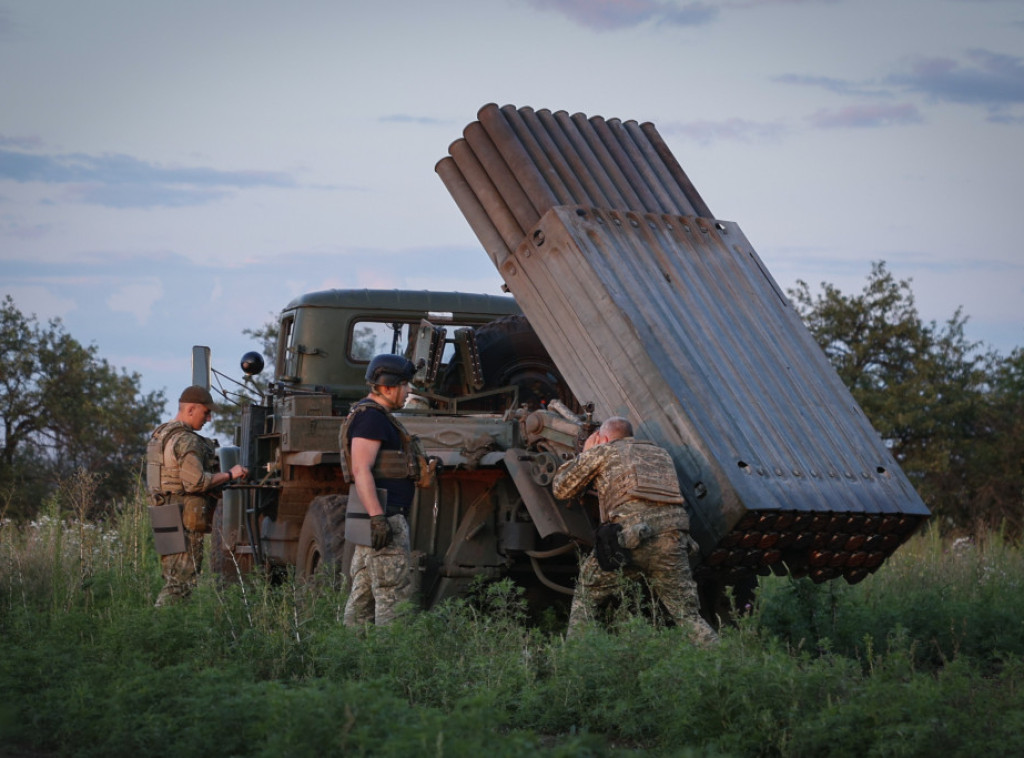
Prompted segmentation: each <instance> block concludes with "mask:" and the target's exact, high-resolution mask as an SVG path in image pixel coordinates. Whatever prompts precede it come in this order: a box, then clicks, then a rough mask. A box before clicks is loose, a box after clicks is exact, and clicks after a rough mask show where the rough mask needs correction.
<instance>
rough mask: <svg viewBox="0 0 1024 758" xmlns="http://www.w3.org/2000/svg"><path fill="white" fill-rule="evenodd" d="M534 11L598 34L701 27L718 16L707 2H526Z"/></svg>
mask: <svg viewBox="0 0 1024 758" xmlns="http://www.w3.org/2000/svg"><path fill="white" fill-rule="evenodd" d="M526 2H527V3H529V4H530V5H532V6H533V7H534V8H538V9H540V10H551V11H555V12H556V13H561V14H562V15H563V16H565V17H567V18H568V19H569V20H571V21H574V22H576V23H578V24H580V25H581V26H585V27H588V28H590V29H596V30H598V31H608V30H611V29H626V28H630V27H634V26H640V25H641V24H645V23H647V22H654V23H656V24H658V25H663V24H665V25H672V26H701V25H703V24H707V23H710V22H711V21H713V20H714V19H715V18H717V16H718V10H717V9H716V8H714V7H713V6H711V5H709V4H707V3H701V2H690V3H685V4H680V3H678V2H673V1H672V0H668V1H667V2H659V0H526Z"/></svg>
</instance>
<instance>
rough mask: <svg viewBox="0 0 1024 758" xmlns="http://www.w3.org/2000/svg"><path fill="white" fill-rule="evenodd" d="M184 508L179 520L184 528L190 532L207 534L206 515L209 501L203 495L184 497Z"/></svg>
mask: <svg viewBox="0 0 1024 758" xmlns="http://www.w3.org/2000/svg"><path fill="white" fill-rule="evenodd" d="M184 498H185V507H184V510H183V511H182V513H181V520H182V521H183V522H184V524H185V528H186V529H188V530H189V531H190V532H200V533H202V534H208V533H209V532H210V531H211V529H210V526H211V525H210V518H209V516H208V514H207V509H208V507H209V500H208V499H207V498H206V497H205V496H203V495H185V496H184Z"/></svg>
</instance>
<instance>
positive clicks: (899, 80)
mask: <svg viewBox="0 0 1024 758" xmlns="http://www.w3.org/2000/svg"><path fill="white" fill-rule="evenodd" d="M966 58H967V60H966V61H956V60H953V59H952V58H915V59H913V60H911V61H910V62H909V64H908V66H907V68H906V70H904V71H901V72H898V73H894V74H891V75H890V76H889V77H888V78H887V81H888V82H890V83H891V84H893V85H895V86H898V87H902V88H904V89H905V90H908V91H911V92H918V93H921V94H924V95H927V96H928V97H930V98H932V99H933V100H936V101H939V102H951V103H961V104H965V105H982V106H985V107H986V108H988V110H989V113H990V115H991V117H992V119H991V120H1000V118H1001V117H1005V115H1006V109H1007V108H1009V107H1010V106H1014V105H1020V104H1022V103H1024V59H1021V58H1019V57H1017V56H1013V55H1004V54H1002V53H994V52H991V51H989V50H980V49H974V50H969V51H968V52H967V54H966Z"/></svg>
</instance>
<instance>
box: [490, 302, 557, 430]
mask: <svg viewBox="0 0 1024 758" xmlns="http://www.w3.org/2000/svg"><path fill="white" fill-rule="evenodd" d="M476 344H477V350H478V351H479V353H480V366H481V370H482V371H483V378H484V389H485V390H486V389H495V388H497V387H504V386H507V385H515V386H516V387H518V388H519V402H520V403H525V404H526V405H527V406H528V407H529V408H530V409H531V410H535V409H536V408H538V407H540V404H541V403H542V402H547V401H549V400H552V399H558V400H561V401H562V402H564V403H566V404H567V405H571V404H572V397H571V395H570V393H569V391H568V388H567V387H566V386H565V381H564V380H563V379H562V376H561V374H559V373H558V369H557V368H555V364H554V362H553V361H552V360H551V356H550V355H548V351H547V350H546V349H545V348H544V345H543V344H542V343H541V341H540V338H539V337H538V336H537V333H536V332H535V331H533V327H532V326H530V322H529V321H527V320H526V317H525V316H505V317H504V318H499V319H496V320H495V321H492V322H490V323H489V324H484V325H483V326H481V327H479V328H477V330H476Z"/></svg>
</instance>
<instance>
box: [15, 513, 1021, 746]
mask: <svg viewBox="0 0 1024 758" xmlns="http://www.w3.org/2000/svg"><path fill="white" fill-rule="evenodd" d="M1022 564H1024V558H1022V554H1021V552H1020V550H1019V549H1017V548H1016V547H1013V546H1011V545H1007V544H1005V543H1004V542H1003V541H1002V540H1000V539H999V538H998V536H992V537H990V538H988V539H986V540H983V541H980V542H978V543H976V544H971V545H966V546H958V547H956V548H954V547H951V546H950V545H949V544H946V543H944V542H943V541H941V540H939V539H938V538H936V537H934V536H923V537H915V538H914V539H913V540H912V541H911V542H909V543H908V544H907V545H905V546H904V547H902V548H901V549H900V550H899V551H897V553H896V555H895V556H894V557H893V558H892V559H891V560H889V561H888V562H887V563H886V564H885V565H884V566H883V567H882V568H881V569H880V570H879V571H878V572H877V573H876V574H874V575H873V576H870V577H869V578H867V579H866V580H864V581H863V582H861V583H860V584H857V585H854V586H849V585H846V584H845V583H842V582H832V583H827V584H823V585H815V584H812V583H810V582H809V581H806V580H802V581H792V580H790V579H788V578H776V577H772V578H769V579H766V580H765V581H764V582H763V584H762V589H761V591H760V594H759V599H758V602H757V604H756V607H755V608H754V609H753V610H752V612H751V614H750V615H749V616H747V617H745V618H743V619H742V620H741V621H740V622H739V624H738V625H737V626H735V627H729V628H727V629H724V630H723V632H722V641H721V644H720V645H719V646H718V647H716V648H714V649H712V650H700V649H695V648H693V647H691V646H689V645H688V644H687V642H686V640H685V636H684V635H683V634H682V633H681V632H680V631H678V630H675V629H672V628H665V627H663V626H661V625H658V624H655V623H651V622H650V621H648V620H645V619H642V618H630V617H627V616H622V617H620V618H619V619H618V620H617V621H616V622H615V624H614V625H613V626H612V627H611V628H610V629H607V630H604V629H594V630H591V631H589V632H588V633H586V634H585V635H583V636H582V637H580V638H578V639H576V638H574V639H572V640H570V641H566V640H565V639H564V638H563V635H562V632H563V630H562V629H561V628H560V627H559V625H557V624H555V623H551V622H550V621H549V623H541V624H539V625H537V624H528V623H527V622H526V617H525V607H524V604H523V602H522V600H521V599H520V597H519V595H518V594H517V592H516V589H515V588H514V587H512V586H510V585H509V584H508V583H505V582H498V583H494V584H491V585H482V586H480V587H479V588H478V591H477V592H476V594H475V596H474V597H472V598H469V599H466V600H460V601H457V602H451V603H448V604H446V605H443V606H441V607H439V608H436V609H434V610H432V611H430V612H426V613H409V614H408V615H406V616H404V617H403V618H401V619H400V620H399V621H398V622H396V623H395V624H393V625H391V626H390V627H385V628H371V629H368V630H360V631H355V630H350V629H346V628H345V627H343V626H342V625H341V615H342V610H343V607H344V601H345V597H344V593H343V592H342V591H338V590H336V589H334V588H331V587H324V586H297V585H295V584H294V583H291V582H285V583H283V584H279V585H269V584H266V583H263V582H260V581H256V580H254V581H252V582H249V583H247V584H246V585H244V586H239V585H228V586H224V585H221V584H220V583H218V582H217V581H215V579H214V577H212V576H209V575H208V574H207V575H205V576H204V578H203V581H202V583H201V585H200V587H199V589H198V591H197V593H196V594H195V595H194V597H193V598H192V599H191V601H190V602H188V603H187V604H184V605H179V606H175V607H172V608H165V609H159V610H158V609H154V608H153V607H152V603H153V599H154V597H155V595H156V592H157V591H158V589H159V587H160V576H159V566H158V561H157V557H156V555H155V554H154V553H153V551H152V547H151V543H150V538H149V532H148V522H147V521H146V517H145V515H144V511H143V509H142V508H141V507H140V506H138V505H137V504H129V505H126V506H125V508H124V509H123V512H122V513H121V514H120V517H119V518H118V520H117V523H115V524H113V525H108V526H107V527H106V528H103V529H100V528H94V527H86V526H76V525H75V524H74V523H65V522H62V521H61V520H60V519H57V518H53V517H51V518H50V519H49V520H47V521H45V522H43V523H42V524H40V525H38V526H36V527H35V528H27V527H26V528H18V527H15V526H13V525H10V524H8V525H4V526H2V527H0V755H24V756H50V755H74V756H93V755H96V756H101V755H102V756H120V755H133V756H134V755H145V756H160V755H172V754H173V755H178V756H182V755H188V756H205V755H210V756H214V755H216V756H289V757H291V756H306V755H309V756H330V755H346V756H349V755H353V756H358V755H367V756H411V755H423V756H480V755H486V756H488V758H498V757H499V756H523V755H539V756H605V755H609V756H610V755H639V754H651V755H673V756H890V755H891V756H935V755H943V756H977V755H986V756H1002V755H1007V756H1009V755H1024V591H1022V587H1021V585H1022V582H1024V571H1022V569H1024V565H1022Z"/></svg>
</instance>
